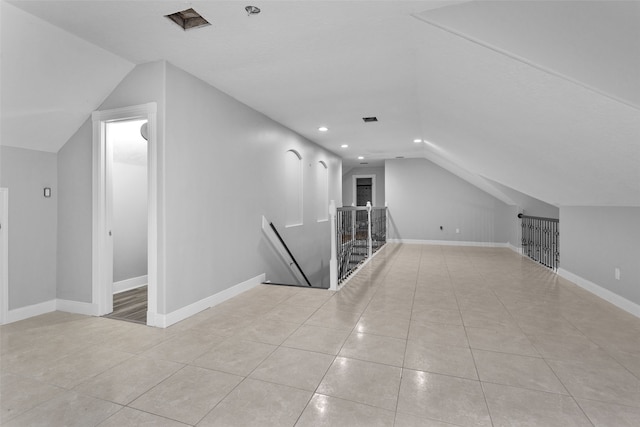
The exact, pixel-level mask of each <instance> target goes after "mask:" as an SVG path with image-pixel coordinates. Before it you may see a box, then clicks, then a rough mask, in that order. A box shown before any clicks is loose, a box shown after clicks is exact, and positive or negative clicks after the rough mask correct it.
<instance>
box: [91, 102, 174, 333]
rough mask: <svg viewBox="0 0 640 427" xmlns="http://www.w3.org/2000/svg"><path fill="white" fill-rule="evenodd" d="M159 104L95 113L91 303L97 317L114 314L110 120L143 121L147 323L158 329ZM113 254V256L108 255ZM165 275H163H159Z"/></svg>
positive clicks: (93, 115) (93, 117) (159, 268)
mask: <svg viewBox="0 0 640 427" xmlns="http://www.w3.org/2000/svg"><path fill="white" fill-rule="evenodd" d="M157 110H158V108H157V104H156V103H155V102H150V103H148V104H142V105H134V106H131V107H125V108H116V109H112V110H104V111H94V112H93V114H92V120H93V239H92V240H93V243H92V303H93V304H94V305H96V306H97V307H98V315H104V314H107V313H110V312H111V311H113V264H112V263H113V256H112V254H113V240H112V239H110V238H109V236H108V231H109V229H110V228H109V227H110V223H111V215H110V212H109V209H108V208H109V206H108V205H107V200H108V197H107V195H108V193H109V191H110V186H109V184H108V182H107V174H108V173H109V171H108V168H109V167H110V162H107V161H106V160H107V157H108V153H107V152H106V150H107V148H108V147H107V146H106V140H105V127H106V123H107V122H109V121H116V120H129V119H136V118H143V119H146V120H147V121H148V125H147V126H148V135H147V136H148V140H147V169H148V206H149V209H148V232H147V236H148V237H147V253H148V266H147V271H148V276H149V278H148V290H149V291H148V296H147V299H148V305H147V306H148V309H147V310H148V311H147V324H148V325H150V326H156V324H155V318H156V317H155V315H156V313H157V312H158V292H159V290H158V283H159V282H162V283H164V280H163V279H164V268H163V267H161V266H159V263H158V253H159V251H158V244H159V239H158V211H159V209H160V205H159V200H158V180H159V179H162V177H158V174H159V172H158V164H157V163H158V140H157V125H158V124H157ZM109 254H111V256H110V255H109ZM161 272H162V276H161V275H160V273H161Z"/></svg>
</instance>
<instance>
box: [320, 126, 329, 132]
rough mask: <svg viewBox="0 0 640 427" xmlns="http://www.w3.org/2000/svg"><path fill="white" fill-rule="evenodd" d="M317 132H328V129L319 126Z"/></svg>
mask: <svg viewBox="0 0 640 427" xmlns="http://www.w3.org/2000/svg"><path fill="white" fill-rule="evenodd" d="M318 130H319V131H320V132H326V131H328V130H329V128H328V127H326V126H320V127H319V128H318Z"/></svg>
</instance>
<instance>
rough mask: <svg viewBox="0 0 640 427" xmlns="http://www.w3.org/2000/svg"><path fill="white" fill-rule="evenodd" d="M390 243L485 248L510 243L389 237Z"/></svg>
mask: <svg viewBox="0 0 640 427" xmlns="http://www.w3.org/2000/svg"><path fill="white" fill-rule="evenodd" d="M387 242H389V243H405V244H409V245H440V246H476V247H483V248H507V247H509V244H508V243H496V242H463V241H457V240H418V239H388V240H387Z"/></svg>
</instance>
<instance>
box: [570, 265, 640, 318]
mask: <svg viewBox="0 0 640 427" xmlns="http://www.w3.org/2000/svg"><path fill="white" fill-rule="evenodd" d="M558 275H559V276H560V277H562V278H564V279H567V280H568V281H570V282H572V283H574V284H576V285H578V286H580V287H581V288H582V289H584V290H586V291H589V292H591V293H592V294H594V295H596V296H598V297H600V298H602V299H603V300H605V301H607V302H610V303H611V304H613V305H615V306H616V307H618V308H620V309H622V310H624V311H626V312H627V313H630V314H633V315H634V316H636V317H638V318H640V305H638V304H636V303H635V302H633V301H629V300H628V299H626V298H625V297H622V296H620V295H618V294H616V293H614V292H611V291H610V290H608V289H606V288H604V287H602V286H600V285H597V284H595V283H593V282H591V281H590V280H587V279H585V278H583V277H580V276H578V275H577V274H574V273H571V272H570V271H567V270H565V269H563V268H558Z"/></svg>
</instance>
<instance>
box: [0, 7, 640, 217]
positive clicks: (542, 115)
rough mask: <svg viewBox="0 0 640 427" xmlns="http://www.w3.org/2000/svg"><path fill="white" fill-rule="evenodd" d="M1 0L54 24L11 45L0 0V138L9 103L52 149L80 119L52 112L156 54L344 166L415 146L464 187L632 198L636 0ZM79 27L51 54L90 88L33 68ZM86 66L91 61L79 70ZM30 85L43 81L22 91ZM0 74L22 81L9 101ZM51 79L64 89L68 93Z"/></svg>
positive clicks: (635, 180) (97, 91)
mask: <svg viewBox="0 0 640 427" xmlns="http://www.w3.org/2000/svg"><path fill="white" fill-rule="evenodd" d="M12 3H13V4H15V5H17V6H18V7H19V8H21V9H23V10H25V11H27V12H29V13H32V14H34V15H36V16H38V17H40V18H42V19H44V20H46V21H47V22H50V23H52V24H54V25H56V26H58V27H60V28H62V29H64V30H65V31H67V32H68V33H66V34H64V35H60V34H55V35H54V34H53V32H55V30H54V29H52V28H53V27H50V26H47V25H48V24H47V25H44V24H43V23H40V24H37V25H36V24H35V23H34V24H32V28H36V30H29V31H27V30H26V29H19V28H11V29H10V31H11V32H10V34H20V35H22V34H23V33H24V37H26V41H23V40H22V38H17V37H11V38H10V39H9V41H8V42H5V37H4V36H5V23H6V21H7V20H6V19H5V15H6V12H5V11H6V10H11V12H10V13H14V12H15V10H14V9H13V8H12V7H4V8H3V16H2V24H3V29H2V31H3V40H2V49H3V63H2V81H3V94H2V97H3V99H2V105H3V130H2V133H3V144H4V143H5V139H6V138H5V130H4V128H5V122H6V120H5V111H6V110H7V108H8V111H9V112H12V114H13V111H22V113H23V116H24V117H25V123H31V125H33V124H35V123H37V124H38V125H41V126H39V127H41V128H42V129H45V130H46V129H50V128H51V129H54V128H55V130H56V131H58V133H59V134H60V135H59V138H58V139H55V138H48V139H47V138H40V139H38V141H39V142H38V143H39V144H41V145H39V146H38V147H40V148H38V149H44V150H48V151H57V150H58V149H59V147H60V145H61V144H63V143H64V141H66V140H65V139H64V137H63V134H68V133H69V132H71V133H73V132H75V130H77V128H78V126H79V125H78V126H76V127H75V128H73V126H71V124H70V123H69V125H68V126H61V125H59V124H58V125H56V124H55V123H54V121H55V115H53V114H49V113H47V111H49V110H51V109H54V108H57V109H58V110H60V111H61V112H78V113H79V114H80V115H81V114H84V117H85V118H86V117H87V116H88V114H89V113H90V112H91V110H92V109H95V108H96V107H97V106H98V105H99V103H100V102H98V101H101V100H102V99H104V97H105V96H106V94H107V93H108V92H109V90H105V89H104V87H103V86H108V85H107V84H106V83H107V80H108V79H109V78H110V79H111V80H109V84H110V85H111V88H112V87H114V86H115V84H116V83H117V81H119V80H120V79H121V78H122V76H123V75H124V72H126V71H128V69H129V68H130V66H131V64H138V63H144V62H148V61H152V60H157V59H166V60H168V61H170V62H172V63H173V64H175V65H177V66H178V67H181V68H183V69H185V70H186V71H188V72H190V73H192V74H194V75H196V76H197V77H199V78H201V79H203V80H205V81H207V82H209V83H210V84H212V85H213V86H215V87H217V88H219V89H221V90H223V91H225V92H227V93H229V94H230V95H232V96H233V97H235V98H237V99H238V100H240V101H242V102H244V103H246V104H248V105H250V106H251V107H253V108H255V109H257V110H259V111H261V112H263V113H264V114H266V115H268V116H270V117H272V118H273V119H275V120H277V121H279V122H281V123H283V124H284V125H286V126H288V127H290V128H291V129H293V130H295V131H297V132H299V133H300V134H302V135H304V136H306V137H308V138H309V139H311V140H313V141H315V142H317V143H319V144H320V145H323V146H325V147H326V148H328V149H330V150H332V151H334V152H336V153H338V154H339V155H341V156H343V158H344V164H345V167H350V166H353V165H358V163H359V162H360V160H356V157H357V156H358V155H362V156H364V157H365V160H364V161H370V162H376V161H378V162H379V161H380V160H382V159H385V158H395V157H397V156H405V157H427V158H429V159H431V160H433V161H435V162H436V163H438V164H440V165H442V166H443V167H447V168H448V169H449V170H451V171H452V172H454V173H457V174H458V175H460V176H462V177H463V178H465V179H467V180H469V181H471V182H474V183H475V184H476V185H479V186H482V185H484V186H485V187H486V186H487V185H488V184H486V183H487V181H486V180H483V179H482V178H481V176H484V177H486V178H489V179H491V180H494V181H496V182H499V183H502V184H505V185H507V186H509V187H511V188H514V189H516V190H519V191H521V192H524V193H527V194H530V195H532V196H534V197H536V198H538V199H541V200H544V201H546V202H548V203H553V204H557V205H622V206H640V112H639V107H638V105H639V104H640V79H639V78H638V76H640V60H639V58H640V33H639V31H640V3H637V2H609V1H601V2H597V1H595V2H594V1H589V2H582V1H572V2H565V1H547V2H526V1H513V2H505V1H500V2H459V1H455V2H434V1H406V2H403V1H302V0H297V1H252V2H251V3H253V4H255V5H256V6H258V7H260V8H261V9H262V13H261V14H260V15H257V16H251V17H249V16H247V15H246V13H245V11H244V6H245V5H246V4H245V3H247V4H249V3H250V2H245V3H240V2H237V1H193V2H189V3H185V2H182V1H179V2H176V1H85V2H77V1H55V0H51V1H20V2H12ZM187 7H194V8H195V9H196V10H198V11H199V12H200V13H201V14H202V15H203V16H204V17H205V18H207V19H209V20H210V21H211V22H212V24H213V25H212V26H210V27H206V28H203V29H198V30H193V31H189V32H184V31H182V30H181V29H179V28H177V27H176V26H174V25H173V24H172V23H171V22H170V21H169V20H167V19H165V18H164V17H163V15H166V14H169V13H172V12H176V11H178V10H182V9H184V8H187ZM14 14H17V12H15V13H14ZM22 15H25V14H22ZM28 19H35V18H28ZM18 21H19V19H18ZM41 28H47V33H46V34H40V32H42V31H44V30H42V29H41ZM7 33H9V31H7ZM31 33H34V34H31ZM69 33H70V34H69ZM71 34H73V35H75V36H77V37H74V36H72V35H71ZM43 36H44V38H43ZM54 36H55V37H54ZM56 37H60V38H59V39H58V38H56ZM78 38H79V39H83V40H86V41H88V42H90V43H93V44H94V45H95V46H98V47H95V46H94V47H93V48H87V49H88V51H90V53H89V52H84V51H83V52H82V54H81V55H78V57H69V58H66V57H65V58H64V60H63V61H62V62H64V63H65V64H67V67H69V68H70V69H72V70H78V72H79V74H80V75H83V76H85V77H86V76H95V75H96V74H97V75H99V76H100V79H96V80H99V82H98V83H100V82H104V84H103V86H100V85H99V84H98V85H96V84H95V82H93V81H91V80H93V78H89V79H87V80H89V81H86V82H85V81H79V80H81V79H79V78H78V76H77V75H76V76H75V77H74V78H70V77H68V76H66V75H64V74H63V75H61V74H62V73H52V72H51V71H50V70H51V67H48V66H46V64H49V63H57V62H60V61H59V60H58V58H57V57H56V55H48V56H47V55H44V56H43V55H41V54H40V53H41V52H42V53H46V52H49V51H51V52H57V50H63V51H64V50H66V49H65V48H64V47H59V46H60V43H62V45H64V46H72V47H73V49H71V48H70V50H72V51H74V52H76V53H77V52H79V51H80V50H79V49H78V48H75V47H74V46H75V45H82V46H85V45H88V43H86V42H84V41H83V40H79V39H78ZM71 39H73V41H72V40H71ZM47 40H50V42H47ZM27 41H28V44H25V43H26V42H27ZM54 42H55V43H54ZM49 43H52V44H51V46H46V45H47V44H49ZM6 45H8V46H6ZM43 45H44V46H46V49H45V48H44V47H43ZM6 48H8V49H9V50H10V51H11V50H13V51H14V52H16V55H18V52H22V56H20V55H18V57H19V58H20V59H21V60H22V62H25V60H24V58H23V57H27V59H28V58H29V55H28V54H25V52H35V53H36V54H35V55H32V56H35V57H36V58H37V59H38V61H40V63H41V64H40V67H36V68H35V69H33V68H29V67H27V68H29V69H28V70H27V71H26V72H25V73H24V74H23V72H22V71H21V68H18V66H17V65H16V64H15V63H10V64H8V65H7V61H6V60H5V58H4V56H5V53H4V52H5V49H6ZM109 52H110V53H109ZM112 54H115V55H117V57H115V58H114V57H113V55H112ZM90 55H95V56H97V57H99V58H102V60H103V61H105V62H106V63H108V65H95V64H99V60H98V59H96V60H94V59H93V57H92V56H90ZM35 60H36V59H32V62H33V61H35ZM56 61H57V62H56ZM18 62H20V61H18ZM26 62H27V64H29V62H28V61H26ZM103 64H104V63H103ZM94 66H95V68H97V69H99V70H100V72H97V73H96V70H86V67H94ZM23 68H24V66H23ZM54 69H55V68H54ZM7 72H8V75H9V77H7ZM103 74H104V76H102V75H103ZM14 79H15V81H14ZM69 80H70V81H71V82H69ZM40 81H42V82H45V83H43V85H44V86H46V87H45V88H42V87H38V85H36V86H35V88H34V87H32V84H33V82H40ZM6 82H10V85H11V86H12V87H13V85H14V83H15V84H16V85H17V86H19V87H20V91H21V92H22V91H25V92H26V94H27V98H25V101H22V104H20V105H18V107H19V108H18V107H16V106H15V105H13V104H14V103H16V101H18V100H20V97H19V96H18V95H17V92H18V90H17V89H16V90H15V91H14V92H15V93H14V94H13V95H11V96H5V87H6V86H7V83H6ZM55 82H62V84H59V83H55ZM69 83H72V84H71V85H70V84H69ZM84 83H87V84H88V85H89V86H88V87H85V86H82V85H81V84H84ZM73 84H77V85H78V87H77V88H76V89H75V90H74V89H73ZM41 86H42V85H41ZM51 86H62V87H66V88H68V89H70V90H66V91H64V95H65V96H70V95H69V94H71V95H73V97H72V99H70V101H69V103H66V104H65V103H64V102H60V100H61V99H63V100H64V97H62V98H61V95H62V94H60V93H52V91H51V90H50V87H51ZM94 86H95V87H94ZM92 87H93V88H92ZM47 88H49V89H47ZM36 89H37V90H36ZM5 98H6V99H7V100H8V101H7V102H5ZM18 104H19V103H18ZM47 108H48V109H47ZM42 113H46V114H42ZM365 116H377V117H378V119H379V120H380V121H379V122H378V123H372V124H365V123H363V122H362V117H365ZM320 125H326V126H328V127H329V129H330V130H329V132H326V133H319V132H318V131H317V128H318V126H320ZM63 128H64V129H63ZM14 129H16V132H18V131H19V130H20V127H16V128H14ZM43 132H44V135H53V134H54V133H55V132H53V131H52V130H49V131H44V130H43ZM16 135H20V134H19V133H16ZM35 136H38V135H35ZM40 136H42V135H40ZM414 138H425V139H427V140H428V141H430V142H431V144H414V143H413V142H412V141H413V139H414ZM13 139H14V140H17V139H18V138H13ZM25 139H28V140H33V139H34V136H30V137H29V138H26V137H25ZM48 140H50V141H51V142H47V141H48ZM60 141H63V142H62V143H60ZM12 142H13V141H12ZM27 142H28V141H26V142H25V145H27ZM21 143H22V142H16V144H17V145H19V144H21ZM47 143H49V144H50V145H49V148H48V149H47V147H46V145H47ZM341 144H349V148H348V149H341V148H340V145H341ZM489 191H495V192H497V190H495V189H492V188H489ZM498 193H499V192H498ZM492 194H493V193H492ZM499 195H500V194H498V196H499ZM501 198H502V199H503V200H505V198H504V197H501ZM505 201H508V200H505Z"/></svg>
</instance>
